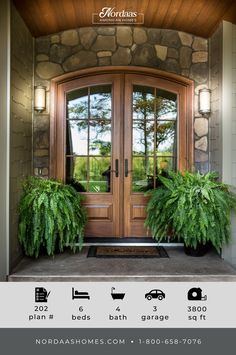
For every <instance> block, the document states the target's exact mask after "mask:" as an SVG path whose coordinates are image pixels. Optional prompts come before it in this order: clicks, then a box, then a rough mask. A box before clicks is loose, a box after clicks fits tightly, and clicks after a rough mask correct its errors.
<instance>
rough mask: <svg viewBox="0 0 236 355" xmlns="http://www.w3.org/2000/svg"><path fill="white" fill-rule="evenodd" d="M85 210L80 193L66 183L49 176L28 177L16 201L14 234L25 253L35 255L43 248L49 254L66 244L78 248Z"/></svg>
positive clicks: (81, 239) (80, 242) (82, 231)
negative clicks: (16, 218) (15, 230)
mask: <svg viewBox="0 0 236 355" xmlns="http://www.w3.org/2000/svg"><path fill="white" fill-rule="evenodd" d="M86 220H87V218H86V213H85V210H84V208H83V207H82V206H81V196H80V194H79V193H78V192H77V191H76V190H75V189H74V188H73V187H72V186H69V185H65V184H63V183H61V182H59V181H56V180H52V179H41V178H37V177H29V178H27V179H26V180H25V182H24V183H23V194H22V197H21V200H20V203H19V228H18V237H19V241H20V243H21V245H22V246H23V249H24V252H25V254H26V255H28V256H35V257H38V255H39V253H40V249H41V248H42V246H43V247H45V248H46V250H47V253H48V255H53V254H54V252H55V248H56V246H57V245H58V246H59V250H60V251H63V250H64V247H70V248H71V249H72V250H74V251H75V250H76V246H75V245H76V244H77V243H79V249H81V248H82V244H83V236H84V227H85V223H86Z"/></svg>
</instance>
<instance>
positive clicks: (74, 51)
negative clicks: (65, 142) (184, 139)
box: [34, 26, 209, 176]
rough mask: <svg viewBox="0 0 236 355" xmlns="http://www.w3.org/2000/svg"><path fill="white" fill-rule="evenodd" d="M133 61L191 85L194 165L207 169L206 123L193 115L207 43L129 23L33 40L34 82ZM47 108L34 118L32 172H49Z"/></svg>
mask: <svg viewBox="0 0 236 355" xmlns="http://www.w3.org/2000/svg"><path fill="white" fill-rule="evenodd" d="M108 65H113V66H116V65H125V66H126V65H127V66H129V65H134V66H143V67H153V68H158V69H161V70H163V71H167V72H172V73H176V74H179V75H183V76H185V77H188V78H190V79H192V80H194V83H195V125H194V128H195V164H196V167H197V169H198V170H200V171H206V170H208V121H207V120H206V119H205V118H202V117H201V115H199V113H198V91H199V89H200V88H203V87H205V86H208V84H209V81H208V74H209V70H208V41H207V40H206V39H203V38H200V37H195V36H192V35H190V34H187V33H183V32H178V31H173V30H160V29H153V28H148V29H147V28H140V27H129V26H117V27H115V26H114V27H93V28H92V27H91V28H90V27H88V28H79V29H76V30H68V31H64V32H61V33H57V34H53V35H51V36H44V37H40V38H37V39H36V45H35V83H36V84H38V85H40V84H43V85H45V86H46V87H47V91H48V100H47V101H48V103H49V90H50V80H51V79H52V78H54V77H57V76H59V75H61V74H63V73H68V72H73V71H76V70H78V69H82V68H89V67H96V66H108ZM48 156H49V110H48V107H47V110H46V112H44V113H43V114H35V117H34V173H35V174H36V175H38V174H40V175H43V176H47V175H48V168H49V166H48V164H49V159H48Z"/></svg>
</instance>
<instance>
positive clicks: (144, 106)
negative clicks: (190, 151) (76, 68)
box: [132, 85, 177, 192]
mask: <svg viewBox="0 0 236 355" xmlns="http://www.w3.org/2000/svg"><path fill="white" fill-rule="evenodd" d="M176 120H177V96H176V95H175V94H173V93H170V92H167V91H164V90H159V89H156V88H152V87H145V86H137V85H135V86H134V89H133V164H132V165H133V191H136V192H137V191H144V190H147V189H150V188H154V187H156V177H157V175H158V174H163V175H165V174H166V173H167V172H168V170H170V169H173V168H174V167H175V163H173V159H175V160H176ZM136 156H137V157H138V156H139V157H140V159H137V158H135V157H136ZM150 158H153V164H152V166H150V161H152V159H151V160H150ZM170 161H171V164H170ZM161 162H162V164H161ZM138 170H139V171H142V172H143V173H142V179H140V178H138V176H139V175H140V174H138V173H137V171H138ZM144 171H145V174H144ZM151 180H152V182H151Z"/></svg>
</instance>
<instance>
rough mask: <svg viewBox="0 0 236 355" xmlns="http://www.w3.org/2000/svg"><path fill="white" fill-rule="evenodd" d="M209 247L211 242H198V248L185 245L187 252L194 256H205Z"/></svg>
mask: <svg viewBox="0 0 236 355" xmlns="http://www.w3.org/2000/svg"><path fill="white" fill-rule="evenodd" d="M209 249H210V245H209V243H206V244H198V245H197V248H196V249H194V248H193V247H187V246H186V245H184V251H185V254H186V255H189V256H194V257H199V256H204V255H205V254H206V253H207V252H208V251H209Z"/></svg>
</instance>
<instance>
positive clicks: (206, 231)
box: [145, 172, 236, 251]
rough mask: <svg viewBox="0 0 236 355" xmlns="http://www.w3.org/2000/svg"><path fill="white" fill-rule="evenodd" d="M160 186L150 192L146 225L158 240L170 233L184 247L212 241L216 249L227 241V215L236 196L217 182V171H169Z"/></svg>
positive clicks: (233, 208) (228, 220) (228, 221)
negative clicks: (205, 172) (183, 244)
mask: <svg viewBox="0 0 236 355" xmlns="http://www.w3.org/2000/svg"><path fill="white" fill-rule="evenodd" d="M159 179H160V181H161V182H162V185H163V186H162V187H159V188H157V189H155V190H152V191H149V192H148V193H147V195H150V196H151V198H150V201H149V203H148V205H147V218H146V221H145V226H146V227H147V229H148V230H150V231H151V233H152V236H153V237H154V238H155V239H157V240H158V241H161V240H162V239H163V238H165V237H167V236H168V234H169V233H170V232H171V234H172V236H173V237H176V238H177V239H178V240H181V241H184V243H185V245H186V246H191V247H194V248H196V247H197V245H198V244H199V243H200V244H206V243H207V242H211V243H212V245H213V246H214V247H215V248H216V249H217V250H218V251H219V250H220V248H221V247H222V246H223V245H224V244H226V243H228V242H229V240H230V214H231V211H232V210H233V211H234V212H235V213H236V195H235V194H233V193H232V192H231V191H230V189H229V187H228V186H227V185H225V184H223V183H220V182H218V181H217V174H216V173H214V172H209V173H207V174H206V175H202V174H200V173H190V172H185V173H184V174H182V173H180V172H176V173H175V172H170V178H165V177H162V176H160V177H159Z"/></svg>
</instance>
